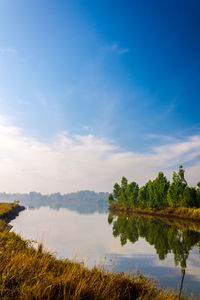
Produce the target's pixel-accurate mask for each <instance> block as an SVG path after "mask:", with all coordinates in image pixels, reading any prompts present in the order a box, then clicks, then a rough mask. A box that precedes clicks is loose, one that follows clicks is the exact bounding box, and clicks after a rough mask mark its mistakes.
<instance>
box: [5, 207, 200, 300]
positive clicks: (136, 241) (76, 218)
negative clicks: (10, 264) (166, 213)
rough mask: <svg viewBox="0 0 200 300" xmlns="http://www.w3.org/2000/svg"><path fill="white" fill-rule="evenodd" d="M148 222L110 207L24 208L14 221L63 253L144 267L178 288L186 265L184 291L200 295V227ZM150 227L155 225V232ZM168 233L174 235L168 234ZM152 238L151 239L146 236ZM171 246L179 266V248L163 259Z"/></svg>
mask: <svg viewBox="0 0 200 300" xmlns="http://www.w3.org/2000/svg"><path fill="white" fill-rule="evenodd" d="M84 209H85V208H84ZM108 220H109V223H111V224H110V225H109V223H108ZM147 222H149V220H148V219H143V218H139V219H138V218H126V217H119V218H117V217H115V218H114V220H112V217H110V216H109V217H108V214H107V213H102V214H99V213H93V214H86V213H85V214H80V213H77V212H76V211H70V210H69V209H66V208H60V209H58V210H54V209H52V208H49V207H40V208H37V209H28V210H25V211H23V212H21V213H20V215H19V217H17V218H16V219H15V220H13V221H12V222H11V225H12V226H13V230H14V231H15V232H17V233H20V234H21V235H22V237H23V238H25V239H32V240H35V241H38V242H42V243H43V244H44V246H45V248H46V249H48V250H50V251H51V252H53V253H55V255H56V256H57V257H58V258H69V259H75V260H77V261H84V262H85V264H86V265H87V266H88V267H92V266H94V265H98V264H101V265H102V264H104V265H105V268H106V269H108V270H111V271H112V270H113V269H114V270H115V271H117V272H119V271H124V272H127V271H129V272H135V271H137V270H139V271H140V272H141V273H143V274H145V275H151V276H153V277H155V279H157V280H159V282H160V284H161V285H162V286H164V287H170V288H174V289H176V290H179V288H180V285H181V280H182V277H183V269H185V276H184V281H183V292H186V293H188V292H191V291H192V292H194V293H195V295H196V296H197V295H199V294H200V292H199V284H200V271H199V270H200V255H199V247H197V244H199V241H200V233H199V232H194V231H191V230H190V231H187V230H185V231H182V230H181V229H179V228H177V227H174V226H170V225H166V224H164V223H162V222H160V221H159V222H158V221H153V220H152V221H150V222H151V224H150V223H147ZM145 227H146V228H150V230H151V235H152V237H151V236H150V235H149V232H146V231H145V230H144V228H145ZM142 230H143V232H142ZM147 231H148V230H147ZM141 232H142V235H143V238H142V237H140V234H141ZM138 233H139V234H138ZM158 233H159V235H158V236H156V235H157V234H158ZM167 233H169V235H170V236H171V238H170V236H168V239H166V240H165V234H167ZM113 234H114V235H115V236H116V237H114V236H113ZM163 237H164V239H163ZM166 237H167V236H166ZM149 239H150V240H151V245H150V242H147V240H148V241H149ZM170 239H171V240H170ZM163 242H164V244H163V245H162V243H163ZM122 244H123V246H122ZM169 247H172V248H173V251H174V252H175V255H176V260H177V263H178V266H177V267H176V266H175V263H174V257H175V255H174V253H168V254H167V255H164V257H163V259H162V260H160V259H159V257H160V258H162V256H163V253H164V252H165V251H168V252H170V251H169ZM155 248H156V249H157V250H155ZM190 249H191V250H190ZM173 251H171V252H173ZM188 254H189V255H188ZM185 263H186V267H185V266H184V264H185ZM180 265H182V267H180ZM181 270H182V271H181Z"/></svg>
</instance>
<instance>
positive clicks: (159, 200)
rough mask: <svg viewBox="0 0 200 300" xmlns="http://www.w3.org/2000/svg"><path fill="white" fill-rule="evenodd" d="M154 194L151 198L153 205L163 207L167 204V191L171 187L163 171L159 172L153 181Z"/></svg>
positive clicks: (158, 207)
mask: <svg viewBox="0 0 200 300" xmlns="http://www.w3.org/2000/svg"><path fill="white" fill-rule="evenodd" d="M152 185H153V189H152V190H153V195H152V198H151V207H154V208H157V209H163V208H165V207H166V206H167V204H168V203H167V191H168V188H169V185H170V183H169V181H168V180H167V178H166V177H165V176H164V174H163V172H159V173H158V176H157V177H156V179H154V180H153V182H152Z"/></svg>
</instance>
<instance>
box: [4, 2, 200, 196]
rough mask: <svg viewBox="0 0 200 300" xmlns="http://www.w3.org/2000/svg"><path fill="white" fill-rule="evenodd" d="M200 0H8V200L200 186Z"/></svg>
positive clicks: (6, 99) (5, 38) (6, 12)
mask: <svg viewBox="0 0 200 300" xmlns="http://www.w3.org/2000/svg"><path fill="white" fill-rule="evenodd" d="M199 16H200V2H199V1H198V0H191V1H184V0H180V1H179V0H175V1H174V0H173V1H171V0H166V1H165V0H164V1H159V0H157V1H156V0H152V1H149V0H131V1H128V0H124V1H119V0H109V1H105V0H101V1H96V0H68V1H64V0H43V1H40V0H29V1H27V0H18V1H15V0H0V177H1V180H0V192H13V193H14V192H30V191H37V192H41V193H54V192H61V193H69V192H74V191H79V190H83V189H84V190H85V189H88V190H94V191H105V192H106V191H109V192H110V191H112V187H113V184H114V183H115V182H116V181H118V182H119V181H120V179H121V177H122V176H126V177H127V178H128V180H129V181H132V180H135V181H137V182H138V183H139V184H140V185H142V184H144V183H145V182H146V181H148V180H149V179H153V178H155V177H156V175H157V173H158V171H163V172H164V173H165V174H166V176H167V177H168V178H169V179H170V178H171V174H172V171H173V170H177V168H178V166H179V165H180V164H182V165H183V167H184V169H185V170H186V179H187V180H188V183H189V184H191V185H196V183H197V182H198V181H200V113H199V111H200V99H199V95H200V71H199V70H200V18H199Z"/></svg>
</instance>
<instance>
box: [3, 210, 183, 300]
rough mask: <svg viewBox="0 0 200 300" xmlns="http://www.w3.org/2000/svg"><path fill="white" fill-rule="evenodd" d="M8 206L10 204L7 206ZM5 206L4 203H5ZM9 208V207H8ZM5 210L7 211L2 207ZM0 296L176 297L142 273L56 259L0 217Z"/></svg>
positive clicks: (17, 297)
mask: <svg viewBox="0 0 200 300" xmlns="http://www.w3.org/2000/svg"><path fill="white" fill-rule="evenodd" d="M7 208H8V209H9V207H8V206H7ZM4 209H5V206H4ZM10 209H12V208H10ZM2 211H4V213H6V212H8V211H5V210H3V208H2ZM0 298H1V299H23V300H26V299H29V300H30V299H59V300H61V299H152V300H153V299H155V300H156V299H166V300H167V299H169V300H170V299H178V298H179V297H178V295H175V294H173V293H172V292H170V291H164V290H162V289H161V288H157V287H156V286H155V284H154V283H153V282H151V281H150V280H148V279H147V278H146V277H144V276H143V275H139V274H138V275H134V274H131V275H128V274H124V273H120V274H117V273H109V272H106V271H104V270H103V269H100V268H96V267H95V268H93V269H92V270H88V269H87V268H86V267H84V265H83V264H79V263H76V262H72V261H70V260H68V259H66V260H58V259H56V258H55V256H54V255H52V254H50V253H49V252H47V251H44V250H43V247H42V245H39V246H38V248H37V249H35V248H34V247H33V246H32V245H31V243H30V242H28V241H24V240H22V239H21V237H20V236H19V235H17V234H15V233H14V232H9V231H8V229H7V228H6V224H5V222H4V221H2V220H0Z"/></svg>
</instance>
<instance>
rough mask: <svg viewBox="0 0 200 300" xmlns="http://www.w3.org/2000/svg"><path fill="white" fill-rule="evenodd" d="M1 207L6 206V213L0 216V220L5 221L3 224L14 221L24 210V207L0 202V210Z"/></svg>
mask: <svg viewBox="0 0 200 300" xmlns="http://www.w3.org/2000/svg"><path fill="white" fill-rule="evenodd" d="M1 204H2V205H4V206H5V205H7V206H8V208H7V211H5V212H3V213H1V214H0V220H2V221H5V223H7V224H8V223H9V222H10V221H12V220H14V219H15V218H16V217H17V216H18V215H19V213H20V212H21V211H23V210H25V206H22V205H19V204H13V203H3V202H0V208H1Z"/></svg>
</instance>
